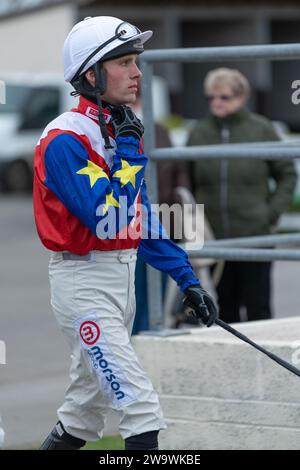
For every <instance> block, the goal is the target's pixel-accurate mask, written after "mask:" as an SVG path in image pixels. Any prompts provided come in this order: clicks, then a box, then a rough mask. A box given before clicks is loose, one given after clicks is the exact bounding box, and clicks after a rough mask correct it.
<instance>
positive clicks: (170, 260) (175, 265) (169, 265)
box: [138, 181, 200, 292]
mask: <svg viewBox="0 0 300 470" xmlns="http://www.w3.org/2000/svg"><path fill="white" fill-rule="evenodd" d="M141 195H142V208H143V237H142V240H141V241H140V244H139V248H138V254H139V256H141V258H142V259H143V260H144V261H145V263H148V264H150V265H151V266H152V267H153V268H156V269H158V270H160V271H164V272H166V273H168V274H169V275H170V276H171V277H172V279H174V281H175V282H176V283H177V285H178V286H179V287H180V289H181V290H182V292H184V291H185V289H186V288H187V287H189V286H192V285H199V284H200V281H199V279H198V278H197V276H196V275H195V273H194V271H193V268H192V266H191V264H190V262H189V260H188V256H187V254H186V252H185V251H184V250H182V249H181V248H180V247H179V246H177V245H176V244H175V243H174V242H173V241H172V240H170V239H169V237H168V235H167V233H166V231H165V230H164V228H163V226H162V225H161V223H160V222H159V219H158V217H157V216H156V215H155V214H154V213H153V212H152V211H151V206H150V203H149V200H148V197H147V191H146V184H145V181H144V182H143V184H142V192H141Z"/></svg>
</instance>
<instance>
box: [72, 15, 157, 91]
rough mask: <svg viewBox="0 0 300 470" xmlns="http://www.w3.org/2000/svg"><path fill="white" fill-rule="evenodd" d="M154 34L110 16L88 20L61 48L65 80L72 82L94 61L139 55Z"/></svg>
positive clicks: (80, 24) (89, 18) (75, 28)
mask: <svg viewBox="0 0 300 470" xmlns="http://www.w3.org/2000/svg"><path fill="white" fill-rule="evenodd" d="M152 34H153V32H152V31H145V32H143V33H142V32H141V31H140V30H139V29H138V28H137V27H136V26H133V25H131V24H130V23H127V22H125V21H123V20H120V19H119V18H115V17H113V16H96V17H94V18H92V17H88V18H85V19H84V20H83V21H80V22H79V23H77V24H76V25H75V26H74V27H73V28H72V30H71V31H70V33H69V34H68V36H67V38H66V40H65V43H64V49H63V63H64V78H65V80H66V81H67V82H71V81H72V80H73V79H74V78H75V77H78V76H79V75H81V74H83V73H84V72H86V71H87V70H88V69H89V68H90V67H92V66H93V65H94V64H95V63H96V62H98V61H100V60H101V59H102V60H108V59H113V58H116V57H120V56H122V55H126V54H133V53H136V54H140V53H141V52H143V51H144V48H143V44H144V43H145V42H146V41H148V39H150V38H151V36H152Z"/></svg>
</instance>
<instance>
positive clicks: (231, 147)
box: [141, 44, 300, 330]
mask: <svg viewBox="0 0 300 470" xmlns="http://www.w3.org/2000/svg"><path fill="white" fill-rule="evenodd" d="M257 59H267V60H297V59H300V44H273V45H253V46H233V47H203V48H184V49H163V50H151V51H146V52H145V53H144V54H142V56H141V69H142V73H143V80H142V95H143V119H144V125H145V136H144V149H145V153H146V155H148V157H149V159H150V162H149V166H148V170H147V186H148V195H149V199H150V202H152V203H156V202H157V174H156V161H158V160H163V159H172V160H179V159H180V160H195V159H198V158H213V159H222V158H226V159H240V158H251V159H252V158H253V159H263V160H267V159H271V160H275V159H284V158H289V159H295V158H300V146H298V147H297V142H294V141H291V142H276V143H274V142H272V143H267V142H264V143H262V142H257V143H252V144H228V145H209V146H195V147H177V148H163V149H156V148H155V124H154V117H153V105H152V86H151V83H152V77H153V62H209V61H213V62H216V61H224V60H231V61H233V60H236V61H241V60H243V61H245V60H257ZM271 237H272V236H271ZM271 237H270V236H266V237H264V236H261V237H246V238H241V239H236V240H234V239H231V240H226V241H225V240H223V241H222V240H221V241H220V240H215V241H214V242H209V243H207V244H205V245H204V247H203V248H201V249H198V250H196V249H195V250H188V254H189V256H191V257H194V256H195V257H202V258H216V259H217V258H218V259H226V260H247V261H257V260H260V261H266V260H291V261H292V260H300V250H287V249H280V250H279V249H261V248H259V249H254V248H243V247H245V246H247V247H251V246H256V247H257V246H262V247H263V246H274V244H275V243H281V242H283V240H285V243H295V242H296V241H297V242H299V239H295V238H293V235H288V236H285V235H281V236H280V235H277V236H276V239H273V240H272V239H271ZM288 237H291V238H288ZM298 237H299V238H300V236H299V235H298ZM222 243H223V244H222ZM252 243H253V244H254V245H252ZM265 243H266V245H265ZM233 246H236V247H237V246H239V248H233ZM148 290H149V292H150V295H148V299H149V324H150V328H151V329H154V330H155V329H160V328H162V327H163V324H164V321H163V310H162V295H161V283H160V273H158V272H157V271H155V270H154V269H153V268H151V267H150V266H149V267H148ZM151 292H152V293H155V295H151Z"/></svg>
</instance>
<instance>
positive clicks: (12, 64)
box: [0, 5, 76, 74]
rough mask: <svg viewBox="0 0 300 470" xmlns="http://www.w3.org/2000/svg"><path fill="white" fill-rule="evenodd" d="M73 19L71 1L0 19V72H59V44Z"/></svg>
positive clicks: (60, 44)
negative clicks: (69, 3)
mask: <svg viewBox="0 0 300 470" xmlns="http://www.w3.org/2000/svg"><path fill="white" fill-rule="evenodd" d="M75 21H76V8H75V6H72V5H63V6H60V7H56V8H54V7H53V8H49V9H44V10H41V11H37V12H35V13H31V14H28V15H22V16H17V17H16V18H8V19H7V20H2V21H0V44H1V49H0V74H1V73H4V72H26V73H27V72H28V73H38V72H42V73H47V72H58V73H62V70H63V67H62V47H63V43H64V40H65V38H66V36H67V34H68V32H69V31H70V29H71V28H72V26H73V24H74V22H75Z"/></svg>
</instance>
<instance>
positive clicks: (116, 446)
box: [82, 435, 124, 450]
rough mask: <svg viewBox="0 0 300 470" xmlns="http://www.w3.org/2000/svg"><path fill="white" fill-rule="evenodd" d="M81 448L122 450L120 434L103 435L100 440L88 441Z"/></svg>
mask: <svg viewBox="0 0 300 470" xmlns="http://www.w3.org/2000/svg"><path fill="white" fill-rule="evenodd" d="M82 450H124V441H123V439H122V438H121V436H119V435H116V436H104V437H103V438H102V439H101V440H100V441H96V442H88V443H87V444H86V445H85V446H84V447H83V448H82Z"/></svg>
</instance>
